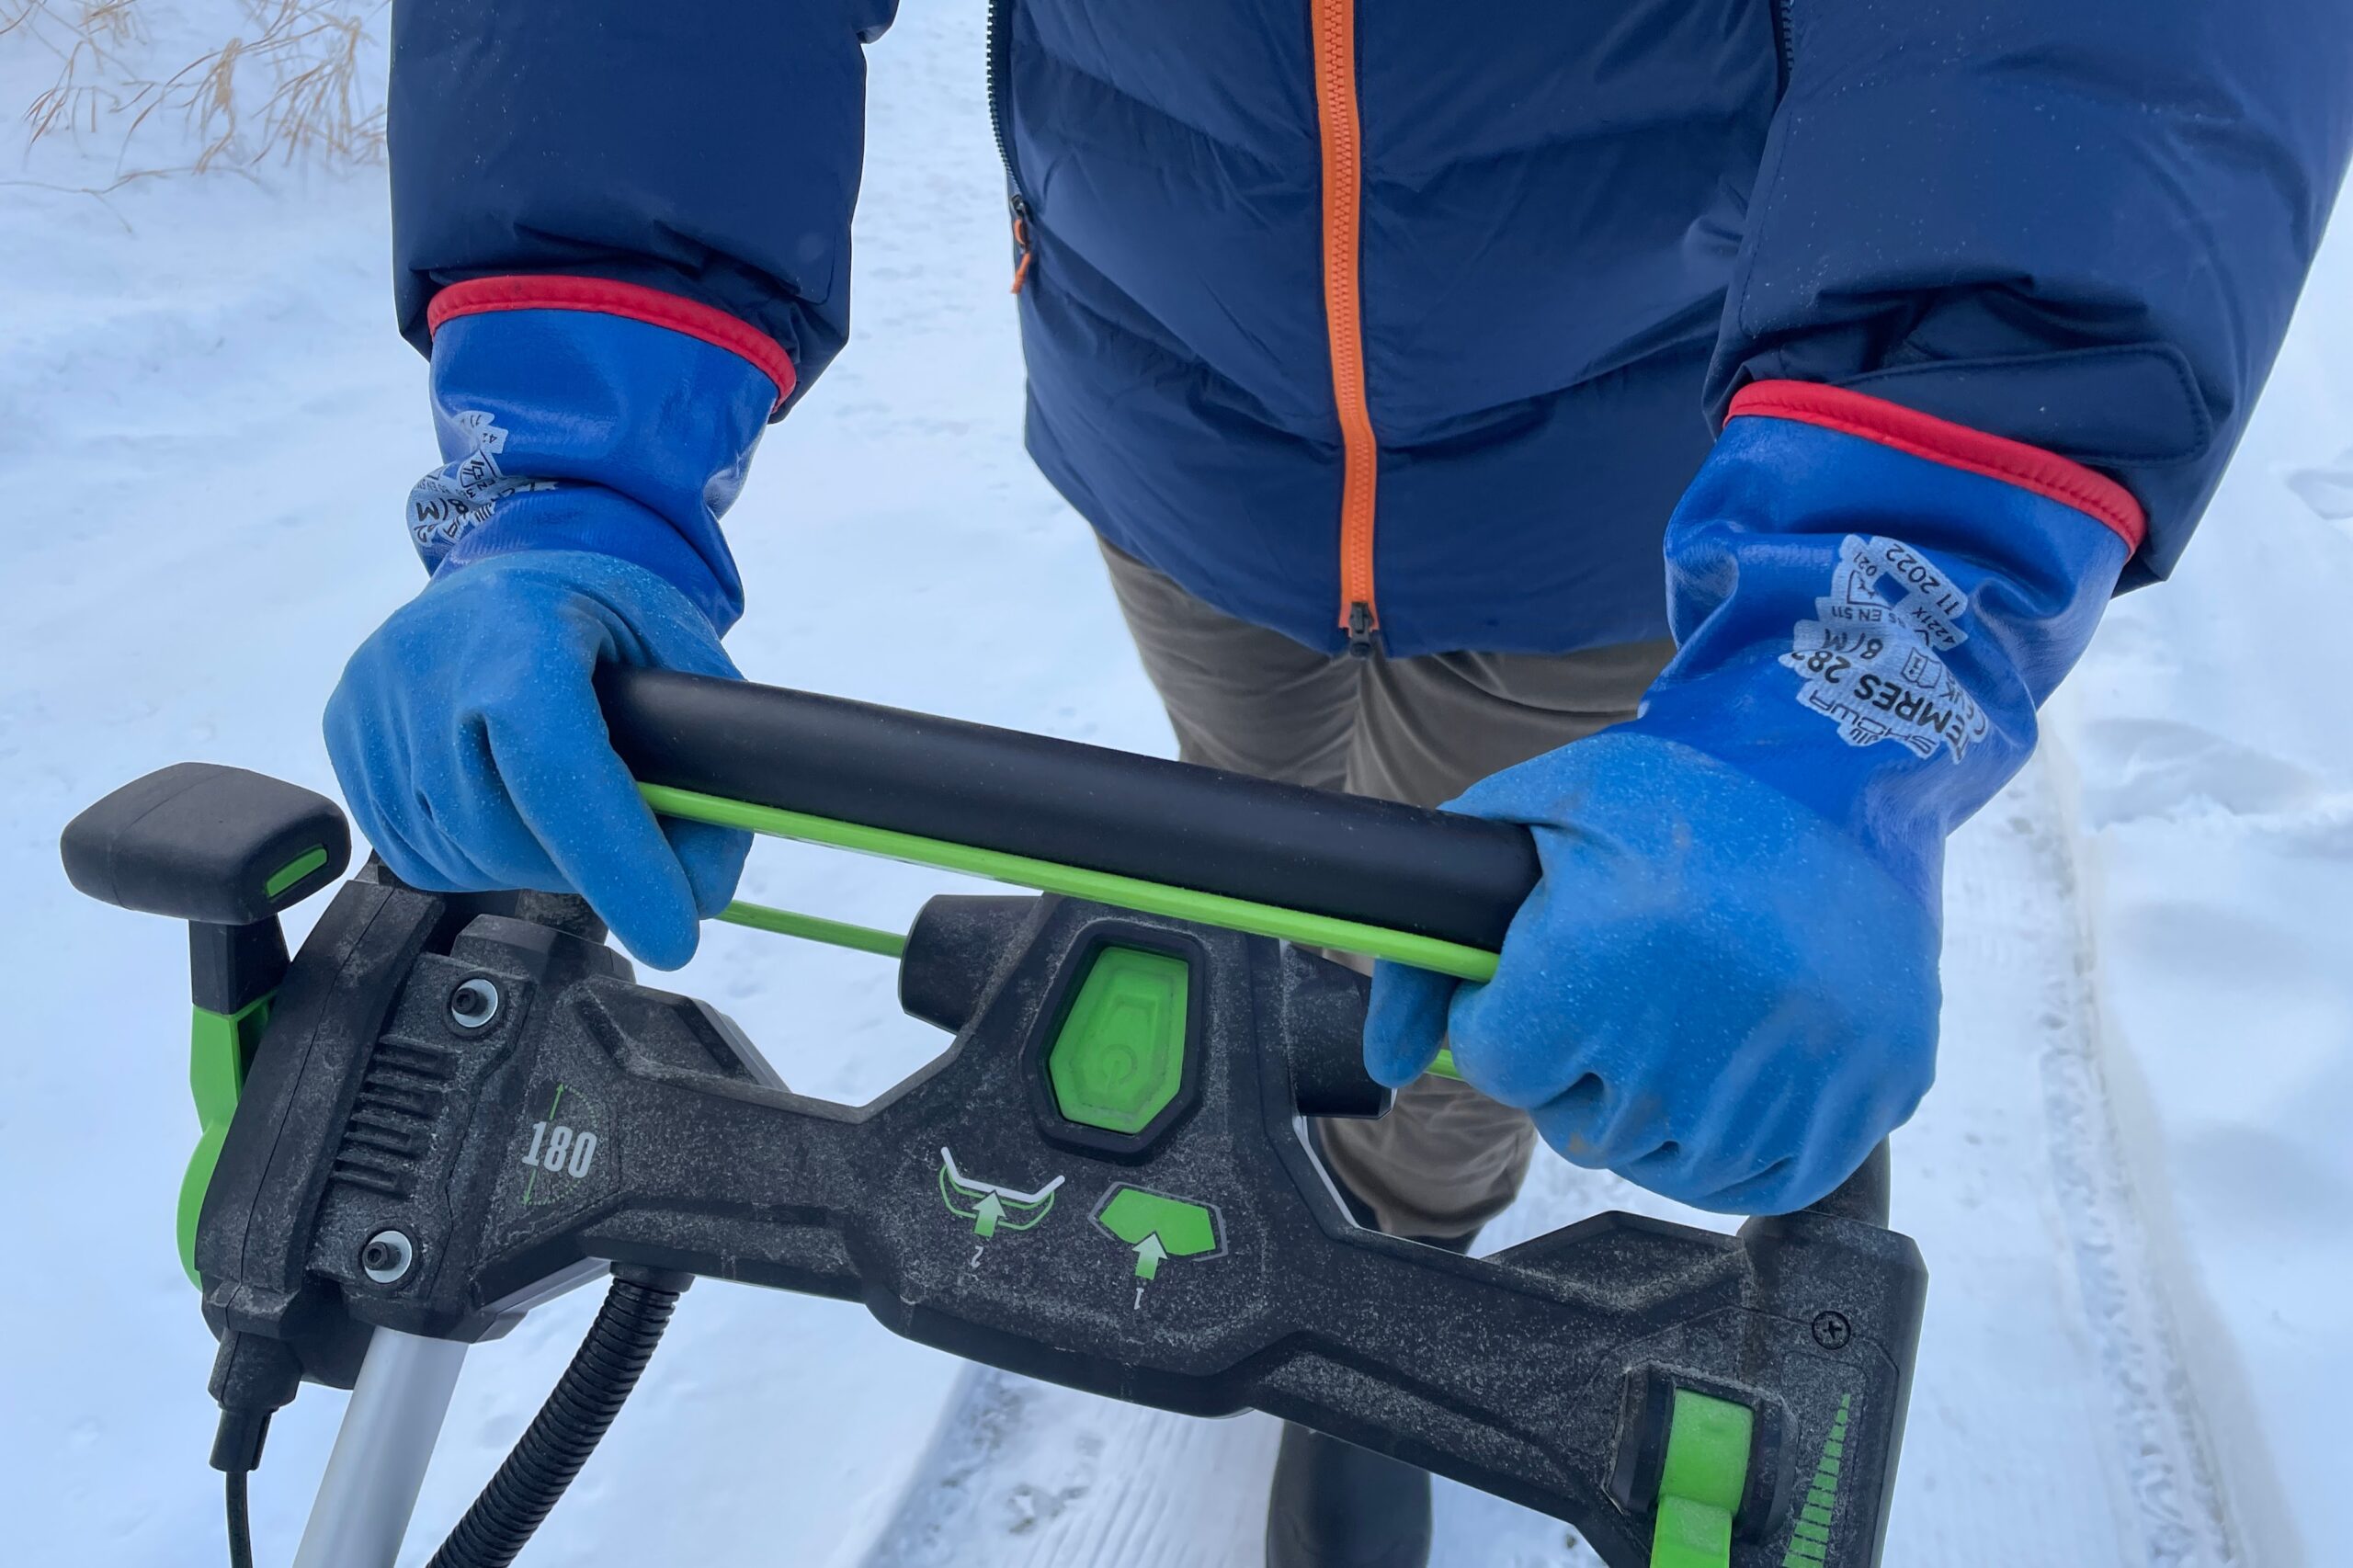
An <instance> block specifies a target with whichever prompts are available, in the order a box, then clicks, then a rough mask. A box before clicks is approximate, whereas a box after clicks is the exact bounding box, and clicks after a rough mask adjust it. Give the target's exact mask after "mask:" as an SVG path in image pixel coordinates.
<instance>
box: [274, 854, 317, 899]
mask: <svg viewBox="0 0 2353 1568" xmlns="http://www.w3.org/2000/svg"><path fill="white" fill-rule="evenodd" d="M326 863H327V846H325V845H324V844H313V846H311V847H309V848H308V849H305V850H303V851H302V853H301V854H300V855H297V856H295V857H294V858H292V859H291V860H289V861H287V862H286V864H284V865H283V866H280V867H278V869H277V870H275V871H272V872H271V873H270V874H269V881H266V882H264V883H262V885H261V895H262V897H264V898H266V899H269V900H271V901H272V902H275V901H276V900H277V898H278V894H279V893H282V892H285V891H286V890H287V889H288V888H290V887H292V886H293V885H294V884H295V883H296V882H299V881H301V880H302V879H303V878H304V877H307V876H309V875H310V874H311V873H312V872H313V871H315V870H317V869H319V868H320V867H322V866H324V865H325V864H326Z"/></svg>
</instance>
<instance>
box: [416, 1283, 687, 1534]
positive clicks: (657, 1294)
mask: <svg viewBox="0 0 2353 1568" xmlns="http://www.w3.org/2000/svg"><path fill="white" fill-rule="evenodd" d="M674 1278H677V1280H678V1284H679V1289H680V1290H683V1289H684V1288H685V1280H684V1278H683V1277H674ZM677 1304H678V1290H670V1289H667V1288H665V1286H662V1285H657V1284H652V1283H647V1282H644V1281H643V1280H642V1278H639V1279H630V1278H615V1279H614V1280H613V1288H612V1290H609V1291H608V1292H607V1293H606V1296H605V1304H604V1305H603V1306H601V1307H599V1308H598V1309H597V1321H596V1322H595V1323H593V1324H590V1325H589V1327H588V1336H587V1338H585V1339H584V1340H582V1341H581V1342H580V1348H579V1349H578V1350H577V1351H575V1352H574V1354H573V1358H572V1364H571V1365H570V1366H568V1367H566V1368H565V1369H563V1377H561V1378H558V1379H557V1380H556V1385H555V1388H554V1391H553V1392H551V1393H550V1394H549V1395H548V1398H547V1403H545V1404H542V1405H541V1406H540V1413H539V1415H535V1416H533V1417H532V1418H531V1425H530V1426H529V1427H527V1428H526V1429H525V1430H524V1433H523V1436H522V1437H521V1439H520V1440H519V1441H517V1443H516V1445H515V1451H514V1452H512V1453H510V1454H508V1455H507V1456H506V1462H505V1463H503V1464H501V1465H500V1466H499V1467H498V1473H497V1474H496V1475H494V1476H492V1477H491V1478H490V1484H489V1485H487V1486H485V1487H483V1489H482V1495H481V1496H479V1497H477V1498H475V1499H474V1505H473V1506H472V1507H471V1508H469V1509H467V1510H466V1517H464V1518H462V1519H460V1520H459V1521H458V1528H455V1529H453V1530H451V1531H450V1532H449V1540H445V1541H443V1542H442V1543H441V1550H440V1551H437V1552H435V1553H434V1554H433V1561H432V1562H431V1563H430V1564H428V1565H427V1568H507V1564H509V1563H511V1562H514V1561H515V1558H516V1555H517V1553H518V1552H520V1551H522V1550H523V1546H524V1543H525V1542H526V1541H529V1540H530V1539H531V1532H532V1531H533V1530H536V1529H538V1528H540V1521H541V1520H542V1519H545V1518H546V1517H548V1511H549V1510H550V1509H551V1508H553V1507H554V1506H555V1504H556V1499H557V1498H559V1497H562V1496H563V1491H564V1488H565V1487H567V1486H569V1485H571V1484H572V1478H573V1477H574V1476H575V1475H578V1474H579V1473H580V1467H581V1466H582V1465H584V1464H585V1463H587V1462H588V1456H589V1455H590V1454H591V1453H593V1452H595V1451H596V1448H597V1439H598V1438H600V1437H603V1436H604V1435H605V1429H606V1428H607V1427H608V1426H611V1425H612V1424H613V1417H614V1416H616V1415H620V1408H621V1402H622V1401H623V1400H625V1399H627V1398H628V1397H629V1392H630V1390H631V1389H633V1388H635V1387H636V1386H637V1379H638V1374H640V1373H641V1372H642V1371H644V1370H645V1363H646V1361H647V1360H648V1358H651V1357H652V1356H653V1354H654V1346H655V1345H657V1344H659V1343H660V1342H661V1339H662V1331H663V1329H664V1328H665V1327H667V1326H668V1324H669V1322H670V1311H671V1309H672V1308H673V1307H675V1306H676V1305H677Z"/></svg>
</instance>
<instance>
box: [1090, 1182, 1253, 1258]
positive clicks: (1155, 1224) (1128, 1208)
mask: <svg viewBox="0 0 2353 1568" xmlns="http://www.w3.org/2000/svg"><path fill="white" fill-rule="evenodd" d="M1095 1222H1096V1223H1097V1224H1098V1225H1100V1226H1102V1227H1103V1228H1104V1229H1105V1230H1106V1231H1108V1232H1109V1233H1111V1234H1112V1235H1114V1236H1116V1237H1118V1238H1119V1239H1120V1241H1122V1242H1125V1243H1126V1244H1128V1248H1129V1250H1130V1251H1131V1252H1133V1253H1134V1254H1135V1255H1136V1278H1139V1279H1152V1278H1157V1277H1158V1276H1159V1273H1160V1266H1161V1265H1162V1264H1164V1263H1165V1262H1167V1261H1168V1260H1169V1259H1170V1258H1172V1257H1215V1256H1218V1255H1219V1254H1221V1253H1222V1252H1223V1251H1224V1250H1225V1244H1224V1241H1223V1239H1222V1238H1221V1237H1220V1236H1219V1234H1218V1212H1217V1210H1216V1208H1215V1207H1214V1206H1212V1205H1211V1204H1207V1203H1196V1202H1194V1201H1192V1200H1191V1199H1185V1198H1174V1197H1171V1196H1170V1195H1168V1194H1167V1193H1165V1192H1153V1191H1149V1190H1147V1189H1146V1188H1143V1187H1134V1186H1131V1185H1130V1184H1128V1183H1126V1182H1118V1183H1115V1184H1113V1186H1112V1187H1111V1190H1110V1191H1108V1192H1107V1193H1105V1194H1104V1195H1103V1201H1102V1202H1101V1203H1099V1204H1097V1206H1096V1209H1095Z"/></svg>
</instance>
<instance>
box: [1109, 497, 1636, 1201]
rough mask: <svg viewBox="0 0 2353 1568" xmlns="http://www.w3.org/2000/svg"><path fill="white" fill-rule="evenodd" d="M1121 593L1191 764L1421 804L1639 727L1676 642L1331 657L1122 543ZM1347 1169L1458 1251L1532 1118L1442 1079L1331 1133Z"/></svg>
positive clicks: (1525, 1138) (1514, 1168)
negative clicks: (1630, 724)
mask: <svg viewBox="0 0 2353 1568" xmlns="http://www.w3.org/2000/svg"><path fill="white" fill-rule="evenodd" d="M1103 556H1104V559H1105V561H1107V562H1108V563H1109V565H1110V569H1111V586H1112V588H1113V590H1114V591H1115V592H1116V593H1117V594H1118V595H1119V598H1120V610H1121V611H1122V612H1123V613H1124V614H1125V615H1126V617H1127V621H1128V629H1129V631H1131V632H1132V633H1133V634H1134V636H1135V640H1136V648H1137V650H1138V651H1139V652H1140V653H1142V655H1143V667H1144V672H1145V674H1147V675H1149V676H1151V677H1152V684H1153V686H1154V687H1155V688H1157V689H1158V691H1159V693H1160V700H1161V702H1162V703H1163V704H1164V705H1165V707H1166V708H1167V710H1168V720H1169V722H1170V723H1171V724H1173V725H1175V726H1176V746H1177V755H1178V756H1182V757H1183V758H1184V759H1185V760H1186V761H1188V762H1199V763H1205V764H1207V765H1209V766H1210V767H1223V768H1228V769H1231V770H1232V771H1233V772H1237V773H1251V774H1256V775H1258V776H1259V777H1261V778H1280V779H1283V780H1286V781H1288V782H1290V783H1294V784H1310V785H1313V786H1315V787H1317V788H1319V789H1325V790H1350V791H1352V792H1354V793H1357V794H1360V795H1379V796H1383V797H1386V798H1387V799H1390V800H1393V801H1408V802H1410V803H1412V804H1414V805H1419V806H1435V805H1438V803H1440V802H1441V801H1448V800H1451V799H1452V798H1453V797H1454V796H1456V795H1459V794H1461V792H1462V791H1463V790H1467V789H1468V788H1470V787H1471V786H1472V784H1474V783H1476V782H1477V781H1478V780H1480V779H1482V778H1485V777H1487V775H1489V774H1491V773H1495V772H1498V771H1500V770H1502V769H1504V768H1506V767H1511V766H1512V765H1513V764H1515V763H1519V762H1525V761H1527V760H1528V759H1529V757H1531V756H1537V755H1539V754H1540V753H1543V752H1548V751H1551V750H1552V749H1553V748H1554V747H1556V746H1562V745H1565V744H1568V743H1569V742H1571V741H1574V740H1582V739H1584V738H1585V737H1586V736H1587V735H1589V734H1592V733H1594V732H1595V731H1597V730H1599V729H1602V728H1604V727H1606V726H1608V725H1610V724H1614V723H1617V722H1620V720H1624V719H1631V718H1632V717H1633V716H1634V707H1635V704H1636V702H1637V701H1638V700H1639V699H1640V698H1641V696H1642V693H1643V688H1644V687H1648V686H1649V685H1650V683H1651V681H1652V680H1653V679H1654V677H1655V676H1657V674H1658V672H1659V670H1660V668H1661V667H1662V666H1663V665H1665V663H1666V661H1667V658H1668V657H1669V656H1670V655H1671V654H1672V653H1674V651H1675V646H1674V644H1673V643H1671V642H1664V641H1661V642H1635V643H1626V644H1623V645H1620V646H1618V647H1610V648H1595V649H1588V650H1586V651H1585V652H1582V653H1562V654H1531V653H1438V654H1428V655H1425V656H1422V657H1419V658H1411V659H1389V658H1383V657H1381V656H1379V655H1377V654H1376V655H1375V656H1374V657H1372V658H1370V659H1357V658H1350V657H1348V656H1347V655H1346V654H1327V653H1316V652H1315V651H1314V650H1313V649H1310V648H1303V647H1302V646H1301V645H1300V644H1298V643H1296V642H1292V641H1291V640H1290V638H1288V637H1285V636H1283V635H1281V634H1280V633H1279V632H1275V631H1267V630H1266V629H1265V628H1263V627H1258V626H1253V625H1251V624H1250V623H1249V622H1247V621H1244V620H1237V619H1234V618H1233V617H1232V616H1230V615H1227V614H1225V613H1224V612H1223V611H1222V610H1217V609H1213V608H1211V607H1210V606H1208V605H1206V604H1204V603H1202V602H1201V601H1200V600H1199V599H1197V598H1195V597H1193V596H1192V595H1190V594H1188V593H1187V592H1186V591H1185V590H1184V589H1183V588H1181V587H1178V586H1177V585H1176V584H1175V583H1174V582H1172V581H1170V580H1169V579H1168V578H1167V577H1165V576H1164V575H1163V574H1160V573H1158V572H1156V571H1154V570H1153V569H1152V568H1151V567H1149V566H1146V565H1144V564H1143V563H1142V562H1140V561H1137V560H1135V559H1134V558H1133V557H1131V556H1128V555H1126V554H1123V553H1121V552H1120V551H1118V550H1115V549H1113V548H1112V547H1111V546H1109V545H1108V544H1106V545H1105V546H1104V549H1103ZM1317 1131H1318V1137H1319V1141H1320V1142H1321V1143H1322V1145H1323V1150H1324V1160H1325V1163H1326V1164H1328V1165H1330V1166H1331V1169H1332V1174H1333V1175H1334V1176H1336V1177H1337V1178H1338V1179H1339V1180H1340V1182H1341V1183H1342V1184H1343V1185H1344V1186H1346V1187H1347V1188H1348V1190H1349V1191H1350V1192H1351V1193H1352V1194H1354V1195H1355V1197H1356V1198H1357V1199H1358V1201H1359V1202H1361V1203H1362V1204H1363V1205H1364V1206H1365V1207H1366V1208H1368V1209H1370V1210H1371V1212H1372V1214H1373V1217H1374V1219H1375V1220H1376V1221H1378V1222H1379V1224H1380V1226H1381V1229H1382V1230H1384V1231H1387V1232H1390V1233H1392V1234H1396V1235H1406V1236H1417V1237H1422V1238H1426V1239H1430V1240H1453V1239H1455V1238H1459V1237H1461V1236H1464V1235H1467V1234H1468V1233H1471V1232H1472V1231H1475V1230H1477V1229H1478V1228H1479V1227H1480V1226H1481V1225H1483V1224H1485V1223H1486V1222H1487V1221H1489V1220H1491V1219H1493V1218H1495V1215H1497V1214H1499V1213H1501V1212H1502V1211H1503V1210H1504V1209H1505V1208H1506V1206H1508V1205H1509V1204H1510V1202H1511V1200H1512V1198H1513V1196H1514V1195H1515V1194H1516V1193H1517V1192H1518V1190H1519V1184H1520V1182H1521V1180H1522V1178H1524V1177H1525V1176H1526V1175H1527V1174H1528V1161H1529V1153H1530V1151H1532V1150H1533V1149H1534V1147H1535V1142H1536V1133H1535V1129H1534V1128H1533V1127H1532V1126H1530V1124H1529V1119H1528V1117H1527V1114H1526V1113H1525V1112H1522V1111H1517V1110H1511V1109H1508V1108H1506V1107H1503V1106H1499V1105H1497V1104H1495V1102H1494V1101H1492V1100H1489V1099H1486V1098H1485V1097H1483V1096H1480V1095H1478V1094H1476V1093H1473V1092H1472V1090H1470V1089H1468V1088H1465V1087H1464V1086H1463V1085H1461V1084H1458V1083H1454V1082H1452V1081H1451V1080H1449V1079H1444V1078H1424V1079H1422V1080H1421V1081H1420V1082H1419V1083H1417V1084H1415V1085H1412V1086H1411V1087H1409V1088H1407V1089H1406V1090H1404V1092H1403V1093H1402V1094H1400V1095H1399V1096H1397V1108H1396V1109H1395V1110H1393V1111H1392V1112H1391V1113H1390V1114H1389V1115H1388V1116H1385V1117H1383V1118H1381V1119H1380V1120H1378V1121H1326V1122H1324V1123H1322V1124H1321V1125H1320V1127H1319V1128H1318V1130H1317Z"/></svg>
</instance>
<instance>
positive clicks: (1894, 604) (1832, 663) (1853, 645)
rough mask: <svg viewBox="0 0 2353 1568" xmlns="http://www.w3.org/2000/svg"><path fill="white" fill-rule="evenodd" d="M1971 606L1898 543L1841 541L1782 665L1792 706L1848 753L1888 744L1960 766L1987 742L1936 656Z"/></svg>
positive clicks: (1971, 705)
mask: <svg viewBox="0 0 2353 1568" xmlns="http://www.w3.org/2000/svg"><path fill="white" fill-rule="evenodd" d="M1968 617H1969V599H1968V597H1967V596H1966V595H1964V594H1963V593H1962V592H1961V590H1960V589H1959V588H1958V587H1956V586H1955V585H1953V583H1952V580H1951V579H1950V577H1949V576H1948V575H1947V574H1945V573H1944V572H1943V571H1942V570H1941V569H1939V568H1938V566H1937V565H1936V563H1935V562H1932V561H1930V560H1929V559H1928V558H1927V556H1925V555H1923V554H1921V553H1920V552H1919V551H1916V550H1914V549H1913V548H1912V547H1911V546H1910V545H1907V544H1904V543H1903V542H1902V541H1901V540H1892V539H1882V538H1878V537H1873V538H1870V539H1865V538H1863V537H1861V536H1860V535H1858V534H1849V535H1847V538H1846V540H1844V541H1843V542H1841V543H1840V545H1839V547H1838V565H1837V567H1836V570H1835V571H1833V573H1832V574H1831V578H1830V592H1829V594H1828V595H1827V596H1826V597H1822V598H1818V599H1816V600H1814V601H1813V619H1811V620H1801V621H1799V622H1798V623H1797V627H1796V630H1795V631H1794V633H1793V634H1792V636H1791V638H1790V651H1789V652H1788V653H1784V654H1782V655H1781V659H1780V662H1781V664H1782V665H1784V666H1786V667H1787V668H1789V669H1791V670H1794V671H1796V672H1797V674H1798V676H1800V678H1801V680H1802V683H1803V684H1802V686H1800V687H1799V688H1798V700H1799V701H1800V702H1802V703H1803V704H1805V705H1806V706H1807V707H1809V708H1811V709H1813V710H1814V711H1816V712H1817V713H1820V714H1822V715H1823V716H1824V717H1825V718H1828V719H1831V720H1833V721H1835V722H1836V723H1837V725H1838V733H1839V736H1840V738H1841V739H1843V740H1845V741H1846V743H1847V744H1848V745H1853V746H1868V745H1874V744H1878V743H1879V742H1881V741H1893V742H1895V743H1896V744H1898V745H1901V746H1904V747H1905V748H1906V749H1907V750H1909V751H1911V752H1912V753H1914V754H1915V756H1920V757H1922V758H1929V757H1934V756H1936V755H1937V753H1938V750H1939V749H1943V750H1946V751H1949V752H1950V753H1951V754H1952V758H1953V760H1954V761H1955V762H1959V761H1960V760H1961V758H1962V757H1964V756H1967V755H1968V754H1969V748H1970V747H1971V746H1972V745H1973V744H1976V743H1977V742H1979V741H1981V740H1983V739H1984V738H1985V735H1986V733H1987V730H1988V728H1989V726H1988V724H1987V722H1986V719H1985V711H1984V709H1982V708H1980V707H1979V706H1978V705H1977V699H1975V698H1973V697H1972V696H1970V695H1969V691H1968V689H1967V688H1966V687H1963V686H1962V685H1961V678H1960V677H1959V676H1956V675H1954V674H1953V673H1952V671H1951V669H1950V668H1949V666H1947V665H1946V664H1945V662H1944V659H1943V657H1942V655H1943V654H1945V653H1949V652H1951V651H1952V650H1953V649H1954V648H1957V647H1959V646H1960V645H1961V643H1962V642H1967V641H1968V637H1969V634H1968V633H1967V632H1965V631H1962V630H1961V622H1962V621H1964V620H1966V619H1968Z"/></svg>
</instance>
